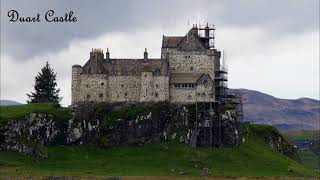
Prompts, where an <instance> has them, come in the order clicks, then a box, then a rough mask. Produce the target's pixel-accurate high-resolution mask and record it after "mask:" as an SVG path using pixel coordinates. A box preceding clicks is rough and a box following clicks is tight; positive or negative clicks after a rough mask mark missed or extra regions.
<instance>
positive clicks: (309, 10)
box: [1, 0, 319, 61]
mask: <svg viewBox="0 0 320 180" xmlns="http://www.w3.org/2000/svg"><path fill="white" fill-rule="evenodd" d="M221 3H222V4H221ZM10 9H16V10H18V11H19V12H20V14H21V15H33V14H35V13H37V12H39V13H41V14H42V15H44V13H45V12H46V11H47V10H49V9H53V10H55V13H56V14H57V15H62V14H64V13H66V12H69V11H71V10H72V11H74V13H75V15H76V16H77V17H78V19H79V20H78V22H77V23H60V24H56V23H45V22H42V23H31V24H28V23H9V22H8V17H7V12H8V10H10ZM196 13H204V14H207V15H208V19H207V20H208V21H210V22H211V23H212V22H214V23H215V22H218V23H219V25H221V26H224V25H226V26H228V25H232V26H265V28H269V29H270V30H272V31H276V32H277V33H279V32H280V33H281V32H282V33H283V32H285V33H290V32H291V33H294V32H297V31H304V30H306V29H310V28H311V29H312V28H319V17H318V14H319V1H318V0H309V1H301V0H282V1H278V0H265V1H262V0H258V1H252V0H242V1H238V0H226V1H209V0H208V1H206V0H204V1H191V0H189V1H178V0H177V1H172V0H161V1H160V0H158V1H148V0H142V1H121V0H112V1H98V0H96V1H77V0H69V1H62V0H55V1H40V0H29V1H19V2H18V1H17V0H3V1H1V43H2V46H1V48H2V49H1V50H2V52H3V53H6V54H9V55H11V56H13V57H14V59H17V60H21V61H22V60H24V59H26V58H28V59H30V57H32V56H35V55H41V54H42V53H46V52H58V51H59V50H61V49H62V48H65V47H67V46H68V45H69V44H70V41H71V40H72V39H77V38H80V39H87V38H93V37H97V36H99V35H101V34H103V33H107V32H113V31H117V32H119V31H120V32H121V31H122V32H135V31H139V30H142V29H144V28H148V27H151V26H155V27H168V26H175V25H176V24H186V22H181V19H183V20H185V17H193V16H194V15H195V14H196ZM277 35H278V34H276V33H275V36H277Z"/></svg>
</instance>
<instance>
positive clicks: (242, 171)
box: [0, 126, 320, 176]
mask: <svg viewBox="0 0 320 180" xmlns="http://www.w3.org/2000/svg"><path fill="white" fill-rule="evenodd" d="M265 127H267V126H250V129H251V130H250V131H251V132H250V136H249V138H248V139H247V141H246V142H245V143H243V144H241V145H240V146H239V147H236V148H222V149H204V148H197V149H194V148H191V147H189V146H187V145H183V144H179V143H166V144H146V145H144V146H142V147H113V148H108V149H101V148H98V147H95V146H54V147H48V158H46V159H36V158H35V157H33V156H28V155H22V154H19V153H16V152H0V174H1V175H2V176H8V175H14V176H15V175H19V176H20V175H25V176H27V175H28V176H29V175H32V176H54V175H59V176H62V175H66V176H71V175H72V176H104V175H108V176H178V173H177V171H179V170H181V171H184V172H185V173H186V174H185V175H184V176H199V174H200V170H201V169H202V168H203V167H208V168H209V169H210V172H211V175H212V176H319V175H320V174H319V172H317V171H314V170H311V169H308V168H306V167H305V166H303V165H302V164H299V163H298V162H296V161H294V160H292V159H290V158H288V157H287V156H285V155H283V154H281V153H279V152H277V151H274V150H273V149H271V147H270V146H269V145H268V143H266V142H265V140H264V138H262V136H257V135H258V134H260V133H263V131H268V130H267V129H266V130H263V129H265ZM288 169H292V170H293V172H289V171H288Z"/></svg>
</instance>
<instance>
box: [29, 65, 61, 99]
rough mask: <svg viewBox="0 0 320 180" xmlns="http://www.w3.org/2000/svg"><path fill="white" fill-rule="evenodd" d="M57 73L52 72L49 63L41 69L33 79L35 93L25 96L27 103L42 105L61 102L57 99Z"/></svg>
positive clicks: (58, 90)
mask: <svg viewBox="0 0 320 180" xmlns="http://www.w3.org/2000/svg"><path fill="white" fill-rule="evenodd" d="M56 76H57V73H55V72H54V71H53V69H52V68H51V67H50V65H49V63H48V62H46V65H45V66H44V67H43V68H42V69H41V72H39V73H38V75H37V76H36V77H35V85H34V90H35V92H31V94H27V96H28V98H29V100H28V101H27V102H28V103H43V102H56V103H59V102H60V101H61V99H62V98H61V97H59V92H60V89H59V88H58V89H57V82H56Z"/></svg>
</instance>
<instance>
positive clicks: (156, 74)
mask: <svg viewBox="0 0 320 180" xmlns="http://www.w3.org/2000/svg"><path fill="white" fill-rule="evenodd" d="M153 75H154V76H160V75H161V71H160V69H159V68H157V69H156V70H155V71H154V73H153Z"/></svg>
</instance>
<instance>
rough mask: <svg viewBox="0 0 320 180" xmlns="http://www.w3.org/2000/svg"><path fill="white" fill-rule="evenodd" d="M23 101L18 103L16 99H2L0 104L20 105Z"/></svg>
mask: <svg viewBox="0 0 320 180" xmlns="http://www.w3.org/2000/svg"><path fill="white" fill-rule="evenodd" d="M19 104H21V103H18V102H16V101H10V100H0V106H14V105H19Z"/></svg>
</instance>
